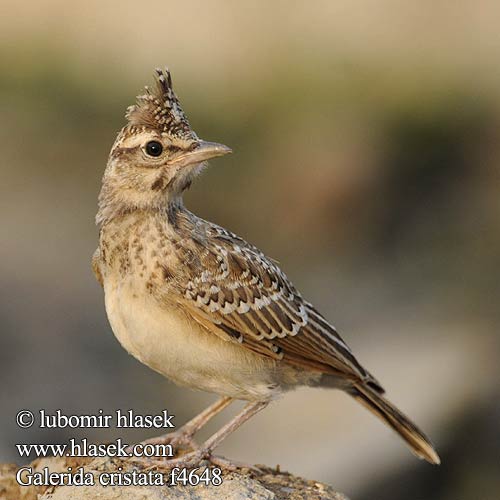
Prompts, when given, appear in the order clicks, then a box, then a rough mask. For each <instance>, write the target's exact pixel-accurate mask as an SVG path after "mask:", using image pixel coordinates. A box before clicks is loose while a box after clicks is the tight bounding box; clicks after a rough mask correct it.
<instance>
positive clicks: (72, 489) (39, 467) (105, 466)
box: [0, 458, 347, 500]
mask: <svg viewBox="0 0 500 500" xmlns="http://www.w3.org/2000/svg"><path fill="white" fill-rule="evenodd" d="M206 465H209V466H211V467H216V465H213V464H209V463H207V464H206ZM26 467H32V469H33V471H38V472H41V471H43V470H44V468H47V469H48V470H49V471H50V472H65V473H66V472H68V467H71V470H72V471H73V472H76V471H77V470H78V469H79V468H80V467H83V470H84V471H85V472H88V473H90V474H91V475H92V477H93V478H94V483H95V484H94V485H92V486H85V485H83V486H74V485H63V486H20V485H19V484H18V483H17V481H16V473H17V471H18V470H19V467H18V466H16V465H7V464H5V465H0V500H95V499H99V500H115V499H116V500H117V499H120V500H173V499H175V500H219V499H228V500H232V499H234V500H347V498H346V497H345V496H344V495H342V494H341V493H337V492H336V491H334V489H333V488H332V487H330V486H327V485H325V484H322V483H318V482H316V481H310V480H306V479H302V478H300V477H297V476H293V475H291V474H288V473H287V472H281V471H279V470H277V469H271V468H269V467H266V466H258V470H254V469H250V468H246V467H241V468H238V469H237V470H225V469H224V470H222V483H221V484H220V485H219V486H212V485H209V486H207V485H205V484H200V485H198V486H189V485H187V486H185V485H176V486H103V485H101V484H100V482H99V480H98V478H99V475H102V474H103V473H104V474H105V473H106V472H114V471H116V470H118V467H121V468H122V470H123V472H131V471H133V470H134V469H135V470H138V471H140V472H144V473H146V472H147V471H149V470H151V469H150V468H144V467H143V466H140V465H138V464H134V465H132V464H131V463H129V462H125V461H121V460H117V459H109V458H106V459H99V460H89V459H78V460H77V459H74V458H73V459H61V458H44V459H39V460H35V461H34V462H32V463H31V464H29V465H28V466H26ZM200 470H201V471H203V470H204V469H203V468H201V469H200ZM152 472H162V471H160V470H159V469H154V470H153V471H152Z"/></svg>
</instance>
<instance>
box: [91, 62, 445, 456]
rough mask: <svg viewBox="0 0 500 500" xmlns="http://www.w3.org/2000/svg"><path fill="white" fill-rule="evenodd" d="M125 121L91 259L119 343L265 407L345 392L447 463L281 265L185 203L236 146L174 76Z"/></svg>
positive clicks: (184, 377) (171, 373) (184, 380)
mask: <svg viewBox="0 0 500 500" xmlns="http://www.w3.org/2000/svg"><path fill="white" fill-rule="evenodd" d="M127 118H128V121H129V123H128V124H127V126H126V127H124V129H123V130H122V131H121V132H120V134H119V136H118V138H117V141H116V142H115V145H114V146H113V149H112V151H111V154H110V160H109V162H108V166H107V168H106V172H105V175H104V178H103V188H102V191H101V194H100V198H99V212H98V215H97V221H98V223H99V225H100V244H99V248H98V250H97V251H96V254H95V256H94V260H93V265H94V270H95V272H96V275H97V277H98V279H99V281H100V282H101V283H102V284H103V286H104V290H105V295H106V310H107V312H108V317H109V319H110V322H111V325H112V328H113V331H114V333H115V335H116V336H117V337H118V339H119V340H120V342H121V343H122V345H123V346H124V347H125V348H126V349H127V350H128V351H129V352H130V353H132V354H133V355H134V356H136V357H137V358H138V359H140V360H141V361H142V362H144V363H146V364H147V365H148V366H150V367H152V368H153V369H155V370H157V371H159V372H160V373H162V374H163V375H165V376H167V377H169V378H172V379H173V380H174V381H176V382H177V383H180V384H184V385H188V386H190V387H194V388H199V389H204V390H208V391H212V392H216V393H218V394H221V395H223V396H230V397H232V398H240V399H247V400H250V401H268V400H270V399H273V398H274V397H276V396H278V395H279V394H281V393H282V392H284V391H286V390H288V389H291V388H293V387H296V386H298V385H310V386H324V387H334V388H340V389H343V390H345V391H346V392H348V393H349V394H350V395H352V396H353V397H354V398H356V399H357V400H359V401H360V402H361V403H363V404H364V405H365V406H367V407H368V408H369V409H370V410H371V411H373V412H374V413H375V414H376V415H377V416H379V417H380V418H381V419H382V420H383V421H385V422H386V423H387V424H388V425H390V426H391V427H392V428H394V429H395V430H396V431H397V432H398V433H399V434H400V435H401V436H402V437H403V438H404V439H405V440H406V442H407V443H408V444H409V446H410V447H411V448H412V450H413V451H414V452H415V453H416V454H417V455H418V456H420V457H423V458H425V459H427V460H428V461H430V462H433V463H438V462H439V458H438V456H437V454H436V453H435V451H434V450H433V447H432V445H431V444H430V442H429V440H428V439H427V438H426V437H425V435H424V434H423V433H422V432H421V431H420V430H418V428H417V427H416V426H415V425H414V424H413V423H411V421H410V420H409V419H408V418H407V417H405V416H404V415H402V414H401V413H400V412H399V410H397V409H396V408H395V407H394V406H393V405H392V404H391V403H390V402H388V401H387V400H386V399H385V398H384V397H383V396H382V394H383V392H384V391H383V389H382V387H381V385H380V384H379V382H378V381H377V380H376V379H375V378H374V377H373V376H372V375H371V374H370V373H369V372H368V371H367V370H366V369H365V368H363V366H362V365H361V364H360V363H359V362H358V361H357V359H356V358H355V356H354V355H353V353H352V351H351V349H350V348H349V347H348V345H347V344H346V343H345V341H344V340H343V339H342V338H341V337H340V335H339V334H338V333H337V331H336V330H335V328H334V327H333V326H332V325H331V324H330V323H329V322H328V321H327V320H326V319H325V318H324V317H323V316H322V315H321V314H320V313H319V312H318V311H317V310H316V309H315V308H314V306H313V305H312V304H310V303H309V302H307V301H306V300H304V299H303V298H302V296H301V294H300V293H299V292H298V290H297V289H296V288H295V287H294V285H293V284H292V283H291V281H290V280H289V279H288V278H287V276H286V275H285V274H284V273H283V271H282V270H281V269H280V268H279V267H278V265H277V264H276V263H275V262H274V261H272V260H271V259H269V258H268V257H266V256H265V255H264V254H263V253H262V252H261V251H260V250H259V249H257V248H256V247H255V246H253V245H251V244H249V243H247V242H246V241H245V240H243V239H242V238H240V237H238V236H236V235H235V234H233V233H231V232H229V231H227V230H226V229H223V228H221V227H219V226H217V225H215V224H212V223H210V222H207V221H204V220H202V219H200V218H198V217H197V216H196V215H194V214H192V213H191V212H189V211H188V210H186V209H185V208H184V205H183V203H182V193H183V191H184V190H185V189H186V188H187V187H188V186H189V184H190V183H191V181H192V180H193V178H194V177H195V176H196V175H197V174H198V173H199V171H200V170H201V169H202V168H203V166H204V164H203V160H205V159H208V158H209V157H213V156H219V155H221V154H225V153H227V152H228V151H229V150H228V148H226V149H224V147H223V146H221V145H214V144H212V143H204V142H203V141H200V140H199V139H198V137H197V136H196V134H195V133H194V132H193V131H192V129H191V127H190V126H189V123H188V121H187V118H186V116H185V114H184V112H183V111H182V109H181V107H180V104H179V101H178V99H177V97H176V96H175V94H174V92H173V90H172V82H171V77H170V74H169V73H168V72H167V73H163V72H162V71H158V72H157V85H156V89H155V90H154V91H153V92H151V91H147V92H146V94H144V95H141V96H139V97H138V102H137V104H136V105H134V106H132V107H131V108H129V110H128V112H127ZM151 140H155V141H159V142H161V144H162V146H163V153H162V154H163V157H162V158H159V159H156V158H148V156H147V154H146V153H145V146H144V145H145V144H147V143H148V141H151ZM207 144H208V146H207ZM207 152H208V153H207ZM207 155H208V156H207Z"/></svg>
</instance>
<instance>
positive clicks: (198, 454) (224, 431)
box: [147, 401, 269, 469]
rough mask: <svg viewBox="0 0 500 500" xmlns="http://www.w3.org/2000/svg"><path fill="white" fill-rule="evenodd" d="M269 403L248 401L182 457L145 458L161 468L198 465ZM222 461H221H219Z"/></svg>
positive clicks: (226, 462) (149, 462)
mask: <svg viewBox="0 0 500 500" xmlns="http://www.w3.org/2000/svg"><path fill="white" fill-rule="evenodd" d="M268 404H269V402H268V401H264V402H262V401H257V402H252V403H248V404H247V405H246V406H245V407H244V408H243V410H242V411H241V412H240V413H238V414H237V415H236V416H235V417H233V419H232V420H230V421H229V422H228V423H227V424H226V425H224V426H223V427H222V428H221V429H219V430H218V431H217V432H216V433H215V434H213V435H212V436H211V437H210V438H208V439H207V440H206V441H205V442H204V443H203V445H202V446H201V447H199V448H198V449H196V450H194V451H191V452H189V453H186V454H185V455H183V456H182V457H179V458H173V459H171V460H167V461H159V460H154V459H147V462H148V464H149V465H150V466H155V465H158V466H161V467H162V468H169V469H171V468H173V467H187V468H189V467H196V466H199V464H200V462H201V461H202V460H204V459H207V458H210V456H211V455H212V452H213V451H214V450H215V448H217V446H219V445H220V444H221V443H222V441H224V439H226V438H227V437H228V436H229V435H230V434H232V433H233V432H234V431H235V430H236V429H238V428H239V427H241V426H242V425H243V424H244V423H245V422H246V421H247V420H249V419H250V418H252V417H253V416H254V415H256V414H257V413H259V412H260V411H261V410H263V409H264V408H265V407H266V406H267V405H268ZM223 461H224V462H225V464H226V466H227V465H228V464H230V462H229V461H226V460H223ZM221 462H222V461H221ZM236 467H237V465H236Z"/></svg>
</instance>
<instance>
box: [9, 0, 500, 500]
mask: <svg viewBox="0 0 500 500" xmlns="http://www.w3.org/2000/svg"><path fill="white" fill-rule="evenodd" d="M499 16H500V6H499V5H498V3H497V2H488V1H483V2H480V3H477V2H475V1H473V0H464V1H462V2H458V3H456V2H446V1H441V2H432V3H431V2H418V3H415V2H409V1H403V2H395V1H387V0H384V1H379V2H372V1H365V2H349V1H347V0H336V1H320V0H318V1H315V2H305V1H298V2H282V1H275V2H266V1H264V0H259V1H255V2H251V3H250V2H246V3H244V2H231V1H222V0H221V1H210V2H201V1H200V2H194V1H193V2H183V3H181V2H175V3H174V2H168V1H165V0H161V1H156V0H150V1H149V2H146V3H142V4H138V3H137V2H127V1H120V2H119V1H117V0H113V1H108V2H98V1H97V0H89V1H87V2H79V3H75V4H71V3H67V2H63V1H62V0H53V1H49V0H44V1H34V0H28V1H25V2H11V1H5V0H4V1H3V2H2V16H1V18H0V41H1V43H0V147H1V152H2V158H1V182H0V224H1V227H2V236H1V245H0V266H1V269H0V275H1V282H0V293H1V296H2V300H1V301H0V328H1V337H0V377H1V380H2V390H1V394H2V396H1V397H2V400H1V401H2V405H1V407H2V411H1V413H0V419H1V420H0V460H1V461H16V462H18V463H19V462H21V461H22V459H20V458H19V457H18V456H17V454H16V451H15V447H14V444H15V443H19V442H39V443H40V442H41V443H44V442H46V443H54V442H55V443H57V442H64V441H65V440H67V439H68V438H70V437H79V438H83V437H86V438H88V439H89V440H90V441H91V442H92V441H93V442H99V441H100V440H110V439H114V438H116V437H123V438H125V439H127V440H140V439H144V438H146V437H149V436H151V435H152V434H154V433H152V432H151V431H141V430H135V431H129V432H120V430H116V429H111V430H110V431H108V432H104V431H103V430H90V429H87V430H81V431H68V430H47V431H43V432H42V431H40V430H37V429H36V428H33V429H30V430H21V429H18V428H17V427H16V424H15V420H14V417H15V414H16V412H17V411H18V410H20V409H23V408H29V409H32V410H35V411H36V410H38V409H39V408H45V409H47V410H48V411H53V410H55V409H62V410H63V411H64V412H68V413H70V412H72V413H91V412H96V411H97V410H98V409H99V408H103V409H104V410H106V411H110V412H112V411H114V410H116V409H117V408H122V409H129V408H134V409H135V410H136V411H137V412H140V413H151V412H159V411H161V410H162V409H163V408H168V409H169V411H170V412H171V413H174V414H175V415H176V420H175V421H176V423H178V424H181V423H182V422H184V421H185V420H187V419H188V418H190V417H192V416H193V415H194V414H195V413H196V412H198V411H199V410H201V409H202V408H203V407H204V406H205V405H207V404H208V403H210V402H211V401H213V399H214V396H212V395H207V394H203V393H196V392H191V391H189V390H184V389H179V388H177V387H175V386H174V385H173V384H171V383H170V382H168V381H166V380H164V379H162V378H161V377H160V376H159V375H157V374H156V373H153V372H152V371H151V370H149V369H148V368H146V367H144V366H142V365H141V364H140V363H139V362H137V361H136V360H134V359H133V358H132V357H130V356H129V355H128V354H127V353H126V352H125V351H124V350H123V349H122V348H121V347H120V345H119V344H118V342H117V341H116V340H115V338H114V337H113V335H112V332H111V330H110V327H109V325H108V322H107V319H106V316H105V311H104V304H103V296H102V291H101V289H100V286H99V285H98V284H97V282H96V281H95V279H94V276H93V274H92V271H91V267H90V259H91V256H92V253H93V251H94V249H95V248H96V245H97V237H98V234H97V229H96V227H95V225H94V215H95V212H96V199H97V195H98V192H99V188H100V179H101V175H102V172H103V169H104V166H105V164H106V160H107V155H108V152H109V149H110V147H111V144H112V143H113V140H114V138H115V135H116V133H117V131H118V130H119V129H120V128H121V127H122V125H123V124H124V118H123V115H124V112H125V109H126V107H127V106H128V105H130V104H132V103H133V102H134V98H135V95H136V94H137V93H139V92H140V91H141V89H142V87H143V86H144V85H145V84H151V82H152V73H153V69H154V68H155V67H157V66H165V65H168V66H169V67H170V69H171V70H172V73H173V79H174V86H175V88H176V90H177V93H178V95H179V98H180V100H181V102H182V105H183V107H184V109H185V111H186V113H187V115H188V117H189V119H190V122H191V124H192V126H193V128H194V129H195V130H196V132H197V133H198V135H199V136H200V137H202V138H204V139H207V140H214V141H219V142H222V143H225V144H227V145H229V146H231V147H232V148H233V150H234V154H233V155H231V156H230V157H227V158H223V159H218V160H216V161H213V162H212V165H211V167H210V168H209V169H208V170H207V172H206V173H205V174H204V176H203V178H201V179H199V181H198V182H197V183H195V185H194V186H193V188H192V189H191V191H190V192H189V193H188V194H187V200H186V204H187V205H188V206H189V208H190V209H191V210H193V211H195V212H196V213H198V214H199V215H200V216H202V217H204V218H207V219H209V220H213V221H215V222H217V223H219V224H221V225H223V226H226V227H228V228H229V229H231V230H233V231H235V232H236V233H238V234H240V235H241V236H243V237H245V238H246V239H248V240H250V241H251V242H253V243H255V244H257V245H258V246H260V247H261V248H262V249H263V250H264V251H265V252H266V253H267V254H268V255H270V256H272V257H274V258H276V259H277V260H279V262H280V263H281V265H282V267H283V268H284V270H285V271H286V272H287V274H288V275H289V276H290V277H291V278H292V279H293V280H294V282H295V284H296V285H297V286H298V288H299V289H300V290H302V292H303V294H304V295H305V296H306V297H307V298H308V299H309V300H310V301H312V302H314V303H315V304H316V305H317V307H318V308H319V309H320V311H322V312H323V314H324V315H325V316H326V317H327V318H328V319H330V320H332V321H333V323H334V324H335V325H336V326H337V328H338V329H339V330H340V331H341V332H342V333H343V335H344V337H345V338H346V339H347V340H348V341H349V343H350V344H351V346H352V347H353V349H354V351H355V352H356V353H357V354H358V355H359V358H360V359H361V361H362V362H363V363H364V364H365V365H366V366H367V367H368V368H369V369H370V370H371V371H372V372H373V373H374V374H375V375H376V376H377V377H378V378H379V379H380V380H381V382H382V383H383V385H384V386H385V388H386V389H387V393H388V395H389V397H390V398H391V399H392V400H393V401H394V402H396V403H397V404H398V405H399V406H400V407H401V408H402V409H403V410H405V411H406V412H407V413H408V414H409V415H411V416H412V418H414V419H415V420H416V421H417V422H418V423H419V425H421V426H422V427H423V428H424V429H425V430H426V432H427V433H428V434H429V435H430V436H431V437H432V438H433V440H434V442H435V444H436V446H437V449H438V450H439V452H440V454H441V457H442V461H443V464H442V465H441V466H440V467H431V466H429V465H427V464H425V463H423V462H420V461H418V460H416V459H415V458H414V457H413V456H412V455H411V454H410V453H409V452H408V451H407V449H406V448H405V446H404V445H403V444H402V442H400V441H399V439H398V438H397V437H396V436H395V435H394V434H393V433H391V431H389V430H387V429H386V428H385V427H384V426H383V425H382V424H380V423H379V422H378V421H377V420H376V419H374V418H373V417H372V416H371V415H370V414H369V413H368V412H366V411H365V410H364V409H363V408H362V407H361V406H359V405H357V404H356V403H355V402H354V401H352V400H350V399H349V398H348V397H347V396H344V395H343V394H340V393H337V392H329V391H321V390H312V389H309V390H299V391H297V392H294V393H292V394H289V395H287V396H286V397H285V398H284V399H282V400H280V401H278V402H276V403H274V404H273V405H272V406H271V407H270V408H269V409H268V410H266V411H265V412H263V413H262V414H260V415H258V416H257V417H256V418H254V419H253V420H252V421H250V422H249V423H248V424H246V425H245V426H244V427H243V428H242V429H240V430H239V431H238V432H237V433H236V434H234V435H233V436H231V437H230V438H229V439H228V440H227V441H226V443H225V444H224V445H223V446H222V448H221V449H220V450H219V451H220V452H221V453H222V454H224V455H227V456H230V457H231V458H234V459H239V460H244V461H247V462H258V463H266V464H268V465H271V466H274V465H276V464H280V465H281V467H282V468H283V469H286V470H290V471H291V472H294V473H296V474H299V475H302V476H305V477H308V478H314V479H317V480H321V481H325V482H328V483H330V484H332V485H333V486H334V487H335V488H336V489H338V490H340V491H343V492H344V493H346V494H347V495H348V496H350V497H351V498H352V499H358V500H364V499H366V500H368V499H373V498H384V499H389V500H391V499H408V500H413V499H426V500H437V499H440V500H441V499H446V500H448V499H450V500H451V499H458V498H460V499H461V500H469V499H471V500H472V499H473V500H486V499H493V498H498V494H499V493H498V492H499V491H500V475H499V474H498V472H499V471H500V403H499V401H500V385H499V369H498V365H499V359H500V358H499V354H500V341H499V340H500V339H499V334H498V322H499V319H500V308H499V298H500V290H499V288H500V287H499V279H500V272H499V268H500V232H499V230H498V228H499V224H500V169H499V160H500V141H499V124H500V35H499V33H498V22H497V21H498V18H499ZM221 198H223V199H224V203H221ZM228 206H231V207H232V208H231V210H227V207H228ZM233 411H234V410H233ZM228 413H230V411H229V412H226V414H224V415H223V416H221V417H220V418H218V420H217V421H216V422H214V423H213V424H211V426H210V428H209V429H208V430H207V432H205V433H204V434H203V437H204V436H207V435H208V432H209V431H213V430H215V429H216V427H217V425H221V423H222V422H223V421H224V419H227V418H228Z"/></svg>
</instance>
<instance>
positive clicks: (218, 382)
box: [104, 276, 280, 400]
mask: <svg viewBox="0 0 500 500" xmlns="http://www.w3.org/2000/svg"><path fill="white" fill-rule="evenodd" d="M104 291H105V303H106V311H107V314H108V318H109V321H110V324H111V328H112V330H113V332H114V334H115V336H116V337H117V339H118V340H119V342H120V343H121V345H122V346H123V347H124V348H125V349H126V350H127V351H128V352H129V353H130V354H132V355H133V356H134V357H136V358H137V359H138V360H139V361H141V362H142V363H144V364H146V365H147V366H149V367H150V368H152V369H153V370H155V371H157V372H159V373H161V374H162V375H164V376H166V377H168V378H170V379H171V380H173V381H174V382H176V383H178V384H181V385H186V386H189V387H192V388H196V389H201V390H205V391H209V392H215V393H217V394H221V395H225V396H231V397H234V398H239V399H249V400H268V399H272V398H273V397H274V396H276V395H277V394H278V393H279V392H280V377H279V370H277V369H276V366H275V363H274V362H273V361H272V360H269V359H267V358H265V357H263V356H261V355H259V354H256V353H254V352H252V351H250V350H248V349H246V348H244V347H242V346H240V345H239V344H237V343H233V342H230V341H224V340H222V339H220V338H219V337H217V336H216V335H215V334H213V333H211V332H208V331H206V330H205V329H204V328H203V327H201V326H200V325H199V324H198V323H196V322H195V321H193V320H190V319H189V318H188V316H187V315H186V314H185V313H184V312H183V311H182V310H181V309H179V308H178V307H176V306H174V305H172V304H167V303H159V302H158V299H157V298H155V297H154V296H153V295H151V294H148V293H145V292H144V284H143V283H142V282H141V280H136V279H134V278H130V277H129V278H126V279H121V278H119V279H113V278H112V277H109V276H108V277H107V279H105V281H104Z"/></svg>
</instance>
